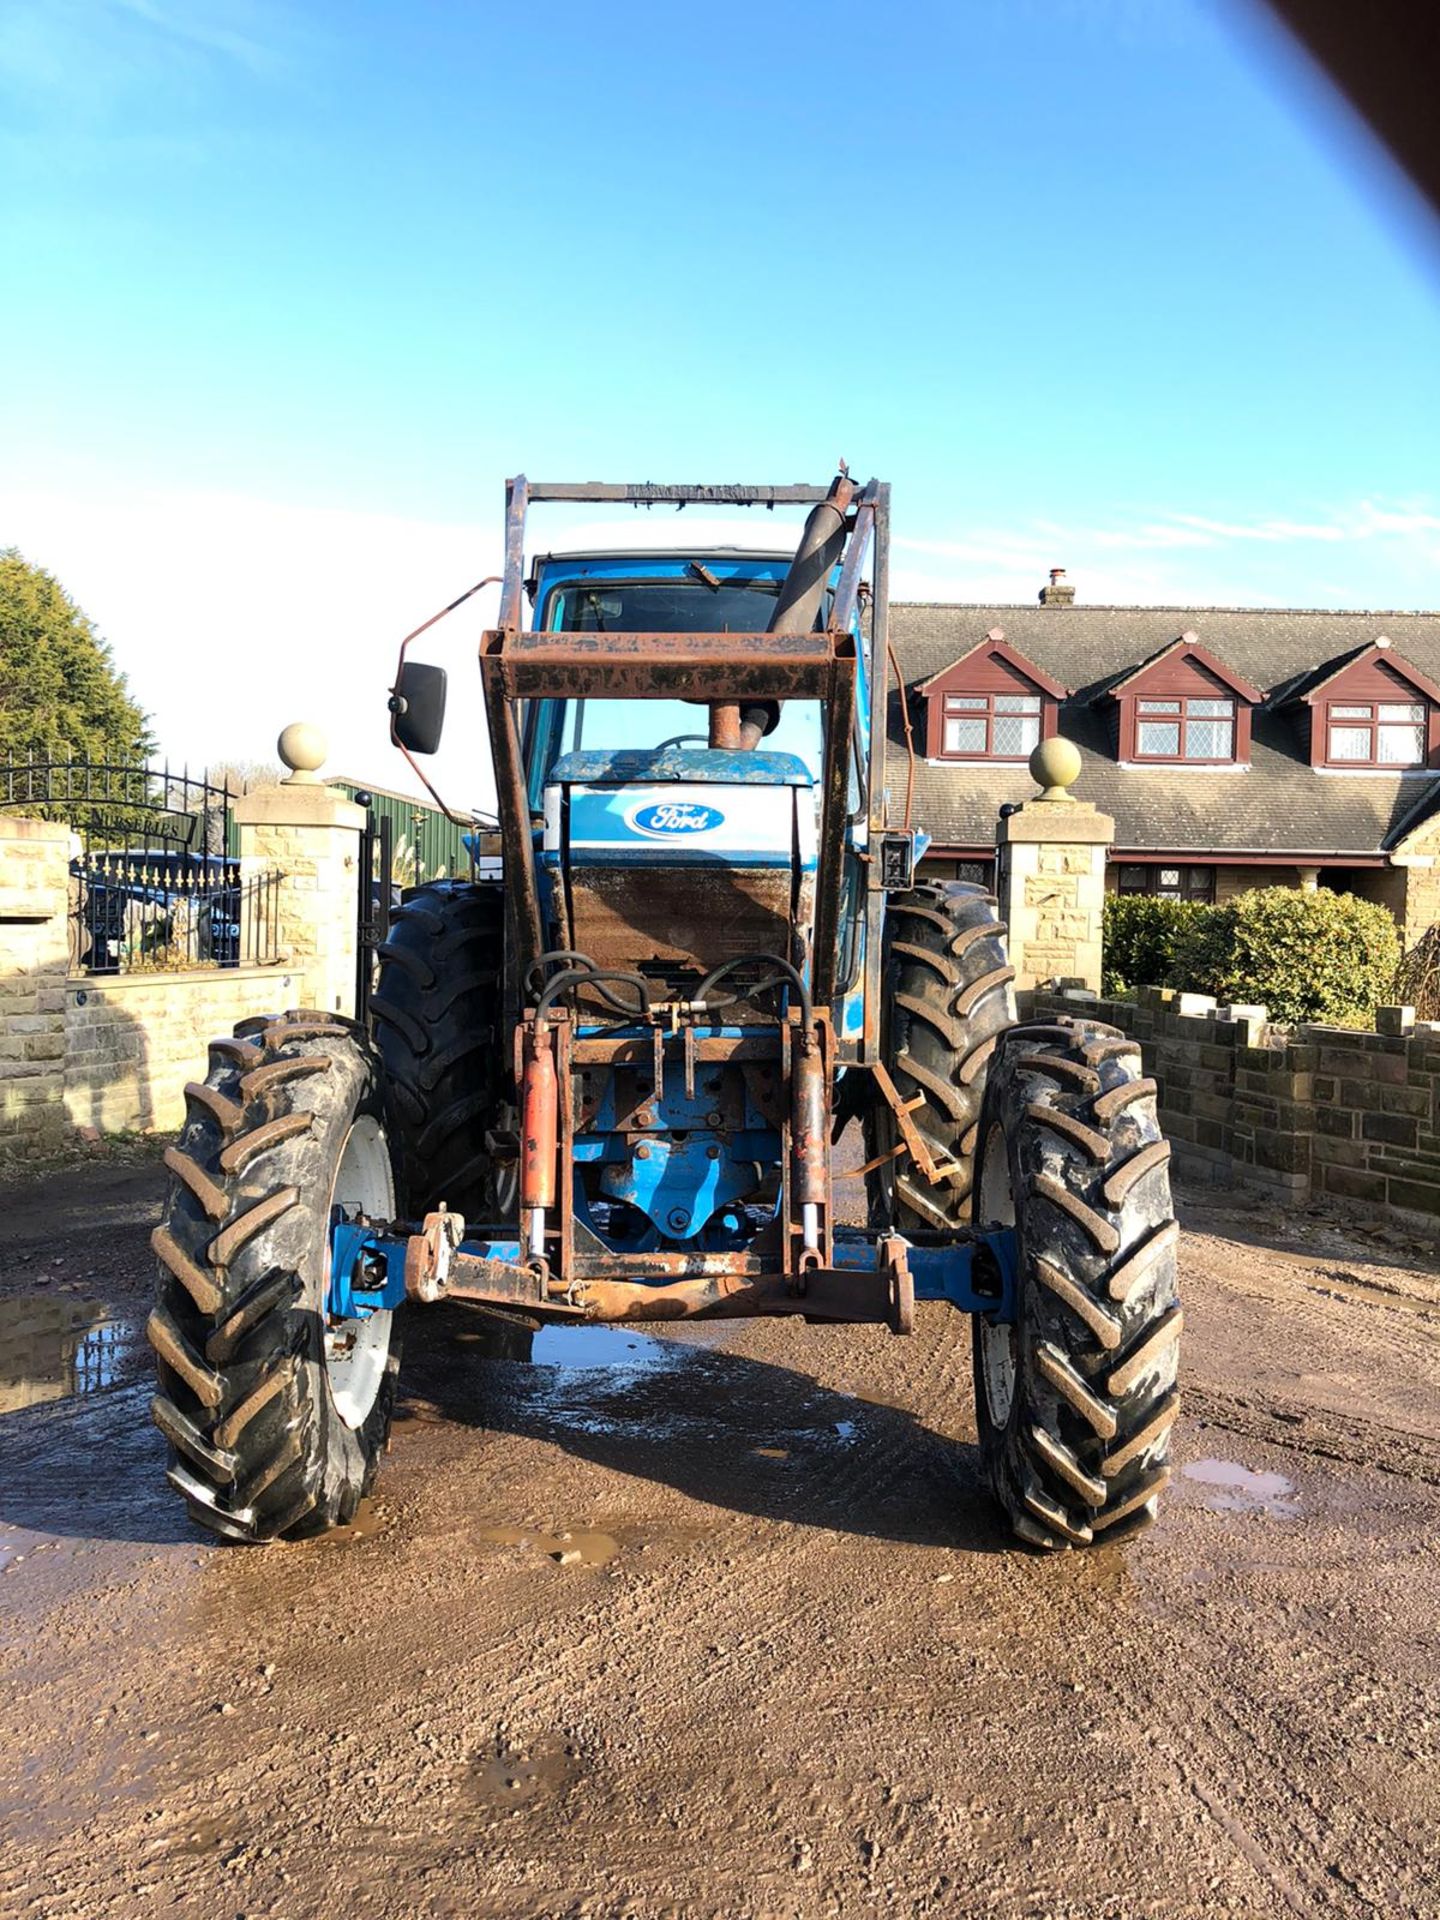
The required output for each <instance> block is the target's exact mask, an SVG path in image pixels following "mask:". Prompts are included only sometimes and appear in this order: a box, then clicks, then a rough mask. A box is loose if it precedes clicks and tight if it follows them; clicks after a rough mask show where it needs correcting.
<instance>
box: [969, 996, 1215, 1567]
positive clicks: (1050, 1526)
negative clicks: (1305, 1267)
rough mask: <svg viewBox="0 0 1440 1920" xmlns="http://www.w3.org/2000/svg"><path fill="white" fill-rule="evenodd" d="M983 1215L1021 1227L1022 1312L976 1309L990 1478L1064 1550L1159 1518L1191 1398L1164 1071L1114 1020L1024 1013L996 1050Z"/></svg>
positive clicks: (983, 1148) (1015, 1523)
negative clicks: (1175, 1439) (1030, 1021)
mask: <svg viewBox="0 0 1440 1920" xmlns="http://www.w3.org/2000/svg"><path fill="white" fill-rule="evenodd" d="M980 1128H981V1144H980V1167H979V1179H978V1182H977V1194H976V1208H975V1211H976V1215H977V1218H978V1219H979V1220H980V1221H981V1222H982V1223H983V1224H986V1225H1005V1226H1010V1225H1013V1227H1014V1228H1015V1233H1016V1240H1017V1245H1018V1259H1019V1272H1018V1280H1017V1285H1018V1301H1019V1311H1018V1318H1017V1321H1016V1323H1015V1324H1014V1325H1006V1324H1003V1323H1000V1322H997V1321H995V1320H992V1319H987V1318H986V1317H984V1316H982V1315H976V1317H975V1322H974V1363H975V1407H976V1419H977V1423H978V1426H979V1431H980V1450H981V1456H982V1459H983V1461H984V1464H985V1469H986V1473H987V1477H988V1479H989V1482H990V1486H991V1489H992V1491H993V1492H994V1494H995V1497H996V1499H997V1500H998V1501H999V1503H1000V1505H1001V1507H1002V1508H1003V1509H1004V1511H1005V1514H1006V1516H1007V1518H1008V1519H1009V1521H1010V1524H1011V1526H1012V1528H1013V1529H1014V1531H1015V1533H1017V1534H1018V1535H1019V1536H1020V1538H1021V1539H1022V1540H1025V1541H1028V1542H1029V1543H1030V1544H1031V1545H1032V1546H1036V1547H1041V1548H1046V1549H1050V1550H1057V1549H1063V1548H1067V1547H1072V1546H1088V1545H1090V1544H1091V1542H1092V1541H1103V1540H1108V1539H1114V1538H1115V1537H1116V1535H1117V1533H1121V1532H1131V1531H1134V1530H1136V1529H1138V1528H1140V1527H1142V1526H1144V1525H1146V1524H1147V1523H1148V1522H1149V1521H1150V1520H1152V1519H1153V1518H1154V1515H1155V1503H1156V1498H1157V1496H1158V1495H1159V1493H1160V1491H1161V1489H1162V1488H1163V1487H1164V1486H1165V1484H1166V1482H1167V1481H1168V1480H1169V1478H1170V1468H1169V1465H1168V1464H1167V1461H1168V1454H1169V1445H1170V1428H1171V1426H1172V1424H1173V1422H1174V1420H1175V1416H1176V1413H1177V1411H1178V1406H1179V1394H1178V1391H1177V1388H1176V1373H1177V1367H1178V1360H1179V1337H1180V1326H1181V1316H1180V1306H1179V1301H1178V1297H1177V1292H1176V1277H1175V1248H1176V1242H1177V1240H1178V1239H1179V1228H1178V1227H1177V1226H1176V1224H1175V1217H1174V1208H1173V1206H1172V1203H1171V1199H1170V1176H1169V1171H1168V1162H1169V1158H1170V1148H1169V1146H1168V1145H1167V1144H1166V1142H1165V1141H1164V1140H1163V1139H1162V1138H1161V1135H1160V1128H1159V1124H1158V1122H1157V1119H1156V1113H1155V1082H1154V1081H1153V1080H1148V1079H1144V1078H1142V1075H1141V1067H1140V1054H1139V1049H1138V1048H1137V1047H1136V1045H1135V1043H1134V1041H1132V1040H1127V1039H1126V1038H1125V1037H1124V1036H1123V1035H1122V1034H1121V1033H1119V1032H1118V1031H1117V1030H1116V1029H1115V1028H1113V1027H1107V1026H1102V1025H1100V1024H1098V1023H1097V1022H1095V1021H1085V1020H1061V1021H1057V1022H1055V1023H1053V1024H1049V1023H1047V1024H1044V1025H1040V1024H1036V1025H1033V1026H1025V1027H1017V1028H1015V1029H1014V1030H1013V1032H1011V1033H1009V1034H1007V1035H1006V1036H1005V1038H1004V1040H1003V1041H1002V1042H1001V1045H1000V1048H999V1051H998V1052H997V1055H996V1058H995V1060H994V1062H993V1064H992V1066H991V1071H990V1084H989V1086H988V1088H987V1089H986V1097H985V1109H984V1112H983V1114H982V1116H981V1121H980Z"/></svg>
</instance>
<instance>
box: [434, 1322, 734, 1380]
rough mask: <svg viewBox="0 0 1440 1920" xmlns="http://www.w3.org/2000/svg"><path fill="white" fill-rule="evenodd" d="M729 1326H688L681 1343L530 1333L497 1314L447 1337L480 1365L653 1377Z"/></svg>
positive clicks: (631, 1334)
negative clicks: (523, 1364) (524, 1364)
mask: <svg viewBox="0 0 1440 1920" xmlns="http://www.w3.org/2000/svg"><path fill="white" fill-rule="evenodd" d="M727 1330H728V1323H726V1322H717V1323H716V1324H715V1325H713V1326H712V1325H704V1324H701V1325H697V1324H694V1323H691V1324H689V1325H687V1327H686V1330H685V1336H684V1338H682V1339H666V1338H663V1337H657V1336H656V1335H655V1334H651V1333H641V1332H640V1331H639V1330H638V1328H636V1327H633V1326H616V1325H608V1326H602V1325H596V1324H592V1323H588V1322H587V1323H584V1324H580V1323H571V1322H565V1321H561V1322H560V1323H559V1324H558V1325H553V1326H543V1327H533V1326H527V1325H526V1324H525V1323H524V1322H523V1321H521V1320H518V1319H516V1320H511V1319H507V1318H505V1317H503V1316H501V1315H498V1314H483V1315H479V1314H477V1315H476V1317H475V1323H474V1325H472V1326H467V1327H465V1328H464V1329H462V1330H461V1331H460V1332H458V1333H455V1334H453V1335H452V1336H451V1337H452V1339H453V1340H454V1341H455V1343H456V1345H457V1346H459V1347H461V1348H462V1349H465V1350H468V1351H469V1352H470V1353H473V1354H476V1355H478V1356H479V1357H480V1358H482V1359H485V1360H518V1361H529V1362H530V1364H531V1365H532V1366H537V1367H566V1368H569V1369H572V1370H574V1371H576V1372H594V1371H599V1370H601V1369H604V1370H606V1371H608V1372H612V1373H613V1372H628V1373H642V1372H646V1373H648V1372H657V1371H659V1370H660V1369H661V1368H664V1367H675V1366H680V1365H683V1363H684V1361H685V1357H686V1354H687V1351H689V1350H692V1349H694V1348H696V1347H709V1346H718V1345H719V1344H720V1342H721V1341H722V1340H723V1339H724V1337H725V1334H726V1332H727Z"/></svg>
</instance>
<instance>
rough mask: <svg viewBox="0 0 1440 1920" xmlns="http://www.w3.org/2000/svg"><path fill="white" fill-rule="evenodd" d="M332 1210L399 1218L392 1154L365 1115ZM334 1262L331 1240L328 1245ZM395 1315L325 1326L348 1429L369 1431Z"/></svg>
mask: <svg viewBox="0 0 1440 1920" xmlns="http://www.w3.org/2000/svg"><path fill="white" fill-rule="evenodd" d="M330 1204H331V1206H332V1207H335V1206H341V1207H344V1208H345V1209H346V1210H347V1212H353V1211H354V1210H355V1209H356V1208H358V1209H359V1210H360V1212H362V1213H364V1214H367V1215H369V1217H370V1218H371V1219H372V1220H393V1219H394V1217H395V1182H394V1176H393V1175H392V1173H391V1171H390V1149H389V1147H388V1145H387V1144H386V1140H385V1133H384V1129H383V1128H382V1127H381V1125H380V1122H379V1121H378V1120H375V1119H373V1118H372V1117H371V1116H370V1115H369V1114H364V1113H362V1114H361V1115H360V1116H359V1117H358V1118H357V1119H356V1120H355V1121H354V1122H353V1123H352V1125H351V1128H350V1131H349V1133H347V1134H346V1136H345V1145H344V1147H343V1148H342V1149H341V1153H340V1164H339V1166H338V1167H337V1168H336V1170H335V1184H334V1186H333V1187H332V1188H331V1190H330ZM327 1256H328V1240H327ZM393 1317H394V1316H393V1315H392V1314H390V1313H388V1312H385V1313H372V1314H369V1315H366V1316H363V1317H361V1316H357V1317H356V1318H355V1319H353V1320H336V1319H327V1320H326V1323H325V1376H326V1378H327V1380H328V1381H329V1383H330V1398H331V1400H332V1401H333V1402H334V1405H335V1411H336V1413H338V1414H339V1416H340V1418H341V1419H342V1420H343V1421H344V1422H345V1425H346V1426H347V1427H351V1428H356V1427H362V1426H364V1424H365V1422H366V1420H367V1419H368V1418H369V1417H370V1411H371V1409H372V1408H373V1407H374V1405H375V1401H376V1399H377V1398H378V1396H379V1393H380V1387H381V1383H382V1382H383V1381H384V1378H385V1370H386V1368H387V1366H388V1365H389V1362H390V1323H391V1320H392V1319H393Z"/></svg>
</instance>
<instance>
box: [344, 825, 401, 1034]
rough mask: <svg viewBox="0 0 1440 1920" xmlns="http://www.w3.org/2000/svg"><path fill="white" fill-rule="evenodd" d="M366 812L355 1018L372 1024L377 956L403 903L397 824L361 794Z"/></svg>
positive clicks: (358, 901)
mask: <svg viewBox="0 0 1440 1920" xmlns="http://www.w3.org/2000/svg"><path fill="white" fill-rule="evenodd" d="M355 798H356V800H357V801H358V802H359V804H360V805H361V806H362V807H364V808H365V825H364V827H363V828H362V829H361V832H360V863H359V864H360V873H359V886H358V888H357V898H356V922H355V1018H356V1019H357V1020H364V1021H368V1020H369V1018H370V996H371V994H372V992H373V991H374V987H375V974H376V970H377V966H378V962H377V960H376V957H375V956H376V953H377V951H378V950H379V947H380V944H381V942H382V941H383V940H384V938H385V933H386V929H387V928H388V927H389V925H390V910H391V908H392V907H393V906H396V905H397V904H398V903H399V899H400V889H399V886H398V884H397V883H396V880H395V822H394V820H393V819H392V818H391V816H390V815H389V814H388V813H376V812H374V811H372V809H371V807H370V804H369V795H368V794H364V793H357V794H356V796H355Z"/></svg>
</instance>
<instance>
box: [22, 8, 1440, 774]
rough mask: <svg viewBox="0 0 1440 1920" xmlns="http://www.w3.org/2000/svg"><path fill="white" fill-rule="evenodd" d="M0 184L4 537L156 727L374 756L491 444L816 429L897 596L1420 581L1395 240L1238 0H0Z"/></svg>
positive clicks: (1421, 443)
mask: <svg viewBox="0 0 1440 1920" xmlns="http://www.w3.org/2000/svg"><path fill="white" fill-rule="evenodd" d="M0 187H3V192H0V218H3V221H4V227H5V242H6V245H5V258H6V260H7V261H8V262H9V264H10V269H11V278H10V288H9V291H8V295H7V298H6V299H5V301H4V302H3V303H0V339H3V344H4V352H5V365H6V367H7V371H8V376H9V377H8V378H7V380H6V383H5V397H4V400H3V403H0V406H3V416H0V543H5V542H11V541H13V542H15V543H17V544H19V545H20V546H21V548H22V550H24V551H25V552H26V553H27V554H29V555H30V556H31V557H33V558H35V559H37V560H40V561H42V562H43V563H45V564H47V565H49V566H51V567H52V568H53V569H54V570H55V571H56V572H58V573H59V574H60V575H61V577H62V578H63V579H64V580H65V581H66V582H67V584H68V585H70V586H71V588H72V590H73V591H74V592H75V593H76V594H77V596H78V597H79V598H80V599H81V601H82V603H83V604H84V605H85V606H86V608H87V610H88V611H89V612H90V613H91V614H92V616H93V617H94V618H95V619H96V620H97V621H98V623H99V624H100V626H101V628H102V630H103V631H104V632H105V633H106V634H107V635H108V636H109V637H110V639H111V641H112V643H113V644H114V646H115V649H116V653H117V657H118V658H119V660H120V663H121V665H122V666H124V667H125V668H126V669H127V670H128V671H129V672H130V675H131V678H132V682H133V684H134V686H135V689H136V691H137V692H138V693H139V695H140V697H141V698H142V699H143V700H144V701H145V702H146V704H147V705H148V706H149V707H151V708H152V709H153V710H154V711H155V712H156V714H157V717H158V719H159V721H160V728H161V732H162V736H163V737H164V738H165V740H166V744H167V745H169V746H171V747H173V748H174V749H175V750H176V751H186V750H188V751H192V752H193V753H194V754H195V755H196V756H197V757H198V756H203V755H211V756H214V755H217V754H222V753H231V754H234V755H237V756H251V755H259V754H263V753H265V752H267V751H268V748H269V745H270V742H271V739H272V738H273V732H274V730H275V724H276V719H277V716H279V717H289V715H290V712H291V709H292V708H293V710H294V711H295V712H296V713H297V714H299V713H304V714H307V715H311V714H313V715H314V716H315V717H318V718H321V719H322V720H323V721H324V722H325V724H327V725H328V726H329V727H330V730H331V732H332V734H333V735H334V737H335V740H336V758H337V760H339V761H343V762H346V763H347V764H350V765H352V766H355V767H356V770H358V771H363V772H365V773H367V774H368V775H370V776H371V777H374V778H376V779H381V778H384V777H385V775H386V774H387V773H389V772H391V771H392V767H393V762H392V761H391V759H390V757H389V755H388V750H386V749H385V748H384V746H383V744H382V742H383V722H382V718H381V710H382V707H383V691H384V686H385V683H386V680H387V677H388V669H389V664H390V659H391V656H392V652H393V644H394V639H395V637H397V635H398V632H399V631H403V629H404V628H405V627H406V626H408V625H411V624H413V623H414V622H415V621H418V620H419V619H420V618H422V617H424V616H425V615H426V614H428V613H429V612H430V611H432V610H433V608H434V607H436V606H438V605H440V604H442V603H443V602H444V601H445V600H447V599H449V598H451V597H452V596H453V594H454V593H455V592H456V591H457V590H458V589H459V588H460V587H461V586H463V585H467V584H469V582H470V581H471V580H472V579H474V578H476V577H478V575H479V574H480V573H482V572H485V571H487V570H488V567H489V563H490V562H491V560H492V559H493V556H494V552H495V547H496V541H497V537H498V531H499V503H500V484H501V481H502V479H503V476H504V475H505V474H506V473H507V472H509V471H513V470H517V469H520V468H524V469H525V470H527V471H528V472H530V473H531V474H532V475H537V476H540V477H545V478H574V477H595V478H623V479H630V478H684V479H729V478H752V479H793V478H823V477H825V476H826V475H827V474H828V472H829V471H830V470H831V466H832V463H833V461H834V459H835V458H836V456H837V455H841V454H843V455H844V456H845V457H846V458H847V459H849V461H850V462H851V464H852V466H853V467H854V468H855V469H856V470H857V471H859V472H860V473H862V474H865V473H870V472H879V473H881V474H883V475H884V476H885V477H887V478H889V479H890V480H891V481H892V482H893V483H894V486H895V490H896V515H897V540H898V542H899V544H898V545H897V554H896V559H897V587H898V590H899V591H900V592H902V593H905V594H908V595H911V596H914V597H928V598H956V599H986V598H991V597H994V598H1003V599H1010V598H1014V599H1029V598H1031V597H1032V596H1033V594H1034V592H1035V591H1036V589H1037V588H1038V586H1039V584H1040V582H1041V580H1042V579H1043V577H1044V571H1045V568H1046V567H1048V566H1050V565H1052V564H1063V565H1065V566H1067V567H1068V568H1069V570H1070V574H1071V577H1072V578H1073V579H1074V581H1075V582H1076V585H1077V587H1078V590H1079V593H1080V595H1081V597H1082V598H1084V599H1088V600H1092V601H1093V600H1110V599H1115V600H1127V601H1128V600H1142V601H1153V602H1166V603H1170V602H1185V603H1188V602H1215V601H1229V602H1235V601H1241V602H1247V603H1261V604H1266V603H1280V604H1300V605H1364V606H1381V607H1389V606H1397V605H1399V606H1413V605H1432V606H1433V605H1435V604H1436V602H1437V600H1440V594H1437V592H1436V589H1435V584H1434V581H1435V563H1436V560H1437V558H1440V489H1437V482H1436V480H1435V475H1434V446H1435V423H1436V416H1437V407H1436V402H1437V398H1440V274H1437V272H1436V262H1437V253H1436V247H1435V242H1434V238H1433V235H1432V234H1431V233H1430V232H1429V230H1428V229H1427V228H1426V227H1425V226H1424V224H1423V223H1422V222H1420V221H1418V220H1415V219H1413V218H1411V217H1410V216H1409V214H1408V213H1407V203H1406V200H1405V196H1404V194H1403V193H1401V192H1398V191H1397V190H1396V189H1395V187H1394V185H1393V183H1392V182H1391V181H1390V179H1389V177H1388V174H1387V171H1386V168H1385V166H1384V165H1383V164H1382V163H1379V162H1377V161H1375V160H1374V159H1373V158H1372V157H1371V156H1369V155H1368V154H1367V153H1366V152H1365V151H1364V149H1363V147H1362V146H1361V145H1359V144H1358V143H1356V142H1355V141H1353V140H1351V139H1350V138H1348V137H1347V133H1346V123H1345V121H1344V117H1343V115H1342V114H1341V113H1339V112H1338V111H1332V110H1330V109H1329V108H1328V107H1327V106H1325V105H1324V103H1323V102H1322V101H1320V99H1319V98H1318V96H1317V94H1316V92H1315V90H1314V89H1313V88H1310V87H1308V86H1307V85H1306V84H1305V82H1304V79H1303V76H1302V74H1301V72H1300V69H1299V68H1298V67H1297V66H1295V65H1293V64H1292V63H1290V62H1288V61H1285V60H1283V59H1280V58H1277V57H1276V54H1275V43H1274V42H1273V40H1272V39H1270V38H1269V37H1267V36H1266V35H1265V34H1263V33H1262V32H1260V31H1259V30H1258V29H1257V28H1256V27H1255V25H1254V23H1253V22H1251V23H1250V24H1249V25H1247V23H1246V19H1245V16H1244V15H1243V13H1241V12H1239V11H1237V10H1236V9H1235V8H1233V7H1231V6H1228V5H1223V6H1222V5H1218V4H1203V5H1202V4H1199V3H1198V0H952V4H949V5H934V4H930V0H913V3H912V4H901V5H896V6H893V7H891V8H889V9H879V8H876V7H874V6H873V5H865V6H861V5H854V4H850V0H832V4H831V5H829V6H828V7H826V8H824V9H819V10H817V9H815V8H814V7H810V6H803V7H802V6H798V5H787V4H783V0H782V3H781V4H775V0H771V4H769V5H765V6H758V5H754V4H751V0H732V4H731V5H729V6H728V7H727V8H726V9H725V10H724V12H723V14H718V15H717V14H716V13H715V12H714V11H713V10H712V9H706V8H700V7H694V6H681V5H668V6H662V5H651V4H636V0H609V4H607V5H605V6H596V5H594V4H593V0H591V3H590V4H586V5H578V4H572V0H551V4H547V5H544V6H541V7H535V8H532V9H528V10H527V9H524V8H518V9H517V8H514V7H502V6H499V5H493V6H492V5H488V4H484V5H459V4H436V3H434V0H431V3H430V4H424V3H423V0H422V3H420V4H415V3H414V0H412V3H411V4H407V5H404V6H401V5H398V4H393V0H348V3H347V4H345V5H343V6H342V5H339V4H331V3H330V0H316V3H314V4H308V5H299V4H293V5H282V4H276V3H275V0H8V3H7V4H6V5H5V6H4V7H3V9H0ZM556 531H557V533H558V532H559V529H557V530H556ZM473 632H474V623H473V622H472V623H471V625H470V627H468V628H467V629H466V630H465V632H464V633H463V634H456V635H453V636H451V637H450V639H449V641H448V642H447V644H448V645H449V647H450V648H451V649H452V650H453V653H454V658H455V660H456V662H457V664H458V663H459V662H460V661H461V660H463V658H464V657H465V656H466V655H467V654H468V653H469V651H470V645H471V641H472V639H473ZM182 659H183V665H181V664H180V663H181V661H182ZM237 678H240V679H242V680H243V682H244V683H245V684H247V685H248V686H249V687H250V688H251V689H252V690H254V691H261V690H263V692H264V695H265V697H264V700H263V701H259V702H257V701H253V700H251V701H228V700H226V699H225V698H224V697H223V696H224V692H225V689H226V687H227V685H229V684H232V683H233V682H234V681H235V680H236V679H237ZM277 703H278V705H277ZM281 709H283V715H281V711H280V710H281ZM447 761H449V762H450V764H452V765H455V766H456V767H457V768H462V767H463V766H464V763H465V755H464V754H463V753H461V752H460V751H459V749H458V743H457V746H456V747H454V748H452V751H451V754H450V755H447Z"/></svg>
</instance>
